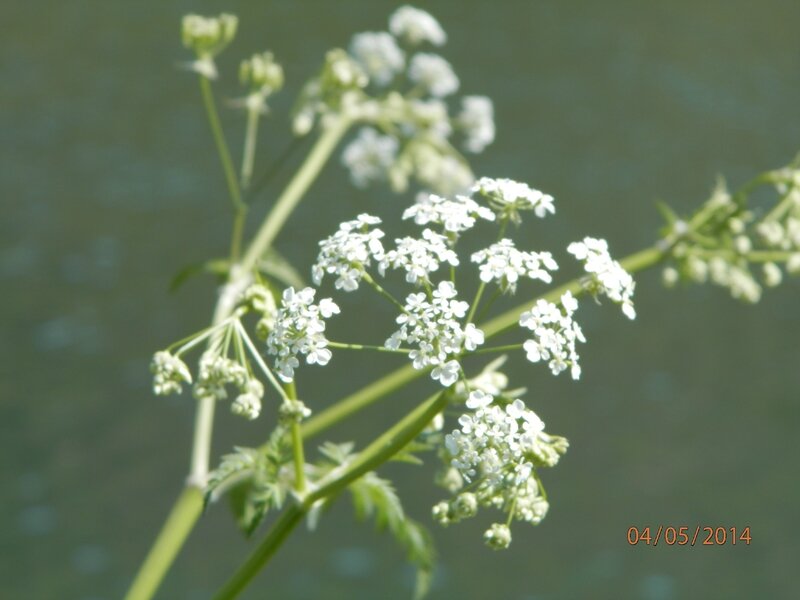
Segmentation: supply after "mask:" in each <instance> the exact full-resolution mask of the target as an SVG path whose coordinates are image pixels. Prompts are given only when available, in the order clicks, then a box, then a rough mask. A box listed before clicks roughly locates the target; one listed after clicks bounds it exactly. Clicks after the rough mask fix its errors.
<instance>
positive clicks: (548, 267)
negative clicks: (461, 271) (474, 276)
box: [472, 239, 558, 293]
mask: <svg viewBox="0 0 800 600" xmlns="http://www.w3.org/2000/svg"><path fill="white" fill-rule="evenodd" d="M472 262H474V263H476V264H478V265H480V278H481V281H483V282H484V283H489V282H490V281H495V282H497V283H498V284H499V285H500V288H501V289H502V290H507V291H510V292H512V293H513V292H514V291H516V289H517V281H518V280H519V278H520V277H528V278H529V279H538V280H539V281H544V282H545V283H550V282H551V281H552V280H553V278H552V276H551V275H550V272H549V271H555V270H556V269H558V264H557V263H556V261H555V260H554V259H553V256H552V255H551V254H550V253H549V252H522V251H520V250H517V249H516V248H515V247H514V242H512V241H511V240H509V239H503V240H500V241H499V242H497V243H495V244H492V245H491V246H489V247H488V248H486V249H485V250H480V251H478V252H475V253H474V254H473V255H472Z"/></svg>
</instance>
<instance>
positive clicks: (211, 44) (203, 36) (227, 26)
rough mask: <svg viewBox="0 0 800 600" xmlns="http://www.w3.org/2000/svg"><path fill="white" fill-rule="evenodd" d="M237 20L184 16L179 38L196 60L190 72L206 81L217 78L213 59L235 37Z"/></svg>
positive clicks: (221, 16) (227, 16)
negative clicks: (204, 78) (206, 79)
mask: <svg viewBox="0 0 800 600" xmlns="http://www.w3.org/2000/svg"><path fill="white" fill-rule="evenodd" d="M238 22H239V21H238V19H237V18H236V16H235V15H229V14H225V13H223V14H221V15H219V16H218V17H203V16H200V15H186V16H185V17H183V23H182V25H183V26H182V28H181V38H182V40H183V45H184V46H185V47H186V48H188V49H189V50H191V51H192V52H194V54H195V56H196V58H197V59H196V60H195V61H194V62H193V63H192V64H191V65H190V68H191V70H193V71H195V72H197V73H198V74H200V75H202V76H203V77H207V78H208V79H215V78H216V77H217V67H216V65H215V64H214V57H215V56H217V54H219V53H220V52H222V51H223V50H224V49H225V47H226V46H227V45H228V44H230V43H231V41H232V40H233V38H234V36H235V35H236V27H237V25H238Z"/></svg>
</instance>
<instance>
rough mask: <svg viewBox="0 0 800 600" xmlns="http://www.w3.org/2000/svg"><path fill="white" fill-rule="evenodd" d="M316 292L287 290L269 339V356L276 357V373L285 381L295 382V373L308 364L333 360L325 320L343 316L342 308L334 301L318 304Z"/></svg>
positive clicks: (309, 289)
mask: <svg viewBox="0 0 800 600" xmlns="http://www.w3.org/2000/svg"><path fill="white" fill-rule="evenodd" d="M315 294H316V290H314V289H313V288H310V287H307V288H304V289H302V290H300V291H295V289H294V288H291V287H290V288H288V289H286V290H284V292H283V296H282V301H281V306H280V308H279V309H278V314H277V316H276V318H275V328H274V329H273V330H272V331H271V332H270V333H269V337H268V338H267V353H268V354H270V355H272V356H274V357H275V370H276V372H277V374H278V377H280V378H281V379H282V380H283V381H287V382H288V381H293V380H294V369H295V368H296V367H298V366H299V365H300V361H299V360H298V358H297V357H298V356H301V355H302V356H305V358H306V363H308V364H310V365H312V364H318V365H326V364H328V361H329V360H330V358H331V351H330V350H329V349H328V348H327V345H328V340H327V339H326V338H325V319H327V318H329V317H331V316H333V315H335V314H339V307H338V306H337V305H336V303H335V302H333V301H332V300H331V299H330V298H325V299H323V300H321V301H320V302H319V304H314V295H315Z"/></svg>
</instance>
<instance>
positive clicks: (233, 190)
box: [200, 75, 247, 262]
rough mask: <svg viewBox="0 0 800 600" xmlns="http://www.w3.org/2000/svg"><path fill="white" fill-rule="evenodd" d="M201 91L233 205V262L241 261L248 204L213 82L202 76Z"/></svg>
mask: <svg viewBox="0 0 800 600" xmlns="http://www.w3.org/2000/svg"><path fill="white" fill-rule="evenodd" d="M200 91H201V93H202V95H203V104H204V105H205V107H206V114H207V115H208V122H209V124H210V125H211V134H212V135H213V136H214V145H216V147H217V153H218V154H219V160H220V162H221V163H222V170H223V171H224V172H225V182H226V183H227V184H228V194H229V195H230V198H231V203H232V204H233V233H232V234H231V251H230V252H231V262H235V261H237V260H238V259H239V250H240V248H241V245H242V231H243V230H244V221H245V218H246V216H247V204H245V203H244V201H243V200H242V191H241V189H240V188H239V182H238V181H237V180H236V169H235V168H234V166H233V159H231V152H230V150H229V149H228V143H227V142H226V141H225V133H224V132H223V131H222V124H221V123H220V120H219V113H217V105H216V103H215V102H214V93H213V92H212V91H211V82H210V81H209V80H208V78H207V77H203V76H202V75H201V76H200Z"/></svg>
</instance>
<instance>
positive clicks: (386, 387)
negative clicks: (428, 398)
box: [303, 364, 427, 439]
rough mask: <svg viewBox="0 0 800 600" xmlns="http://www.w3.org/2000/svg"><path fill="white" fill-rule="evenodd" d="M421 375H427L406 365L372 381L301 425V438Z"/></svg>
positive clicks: (315, 433) (354, 411)
mask: <svg viewBox="0 0 800 600" xmlns="http://www.w3.org/2000/svg"><path fill="white" fill-rule="evenodd" d="M423 373H427V370H426V371H417V370H416V369H415V368H414V367H413V366H412V365H410V364H408V365H406V366H404V367H400V368H399V369H397V370H395V371H393V372H391V373H389V374H388V375H385V376H384V377H381V378H380V379H378V380H377V381H373V382H372V383H371V384H369V385H367V386H366V387H363V388H361V389H360V390H358V391H357V392H355V393H353V394H350V395H349V396H347V397H345V398H343V399H342V400H340V401H339V402H337V403H336V404H334V405H333V406H330V407H329V408H326V409H325V410H323V411H320V412H318V413H317V414H315V415H314V416H312V417H311V418H310V419H309V420H308V421H306V422H305V423H303V436H304V437H305V438H306V439H308V438H311V437H314V436H316V435H318V434H319V433H321V432H322V431H324V430H326V429H328V428H329V427H331V426H333V425H335V424H336V423H338V422H339V421H341V420H343V419H345V418H347V417H348V416H350V415H351V414H354V413H357V412H359V411H360V410H361V409H363V408H365V407H367V406H369V405H370V404H372V403H373V402H375V401H376V400H378V399H379V398H382V397H384V396H388V395H389V394H391V393H392V392H393V391H395V390H397V389H400V388H401V387H403V386H404V385H406V384H407V383H410V382H412V381H414V380H415V379H416V378H417V377H419V376H420V375H422V374H423Z"/></svg>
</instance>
